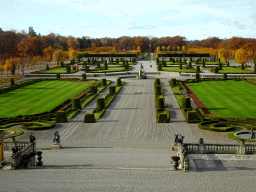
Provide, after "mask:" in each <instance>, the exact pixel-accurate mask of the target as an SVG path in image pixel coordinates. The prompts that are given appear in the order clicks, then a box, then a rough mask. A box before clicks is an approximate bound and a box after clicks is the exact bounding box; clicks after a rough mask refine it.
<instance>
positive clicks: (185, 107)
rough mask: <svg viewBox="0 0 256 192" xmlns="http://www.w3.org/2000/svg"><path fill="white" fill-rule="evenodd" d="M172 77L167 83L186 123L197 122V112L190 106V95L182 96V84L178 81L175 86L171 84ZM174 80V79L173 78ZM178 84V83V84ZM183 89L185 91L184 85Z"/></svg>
mask: <svg viewBox="0 0 256 192" xmlns="http://www.w3.org/2000/svg"><path fill="white" fill-rule="evenodd" d="M173 81H174V80H173V79H171V80H170V81H169V84H170V86H171V88H172V89H173V92H174V95H175V97H176V99H177V101H178V103H179V105H180V107H181V111H182V113H183V115H184V117H185V119H186V121H187V122H188V123H197V122H199V118H198V114H197V112H196V111H195V110H194V109H193V108H192V107H191V101H190V97H185V96H183V94H182V92H181V90H180V86H181V87H183V85H182V84H181V83H180V81H179V82H178V83H177V85H176V86H174V85H173ZM175 82H176V80H175ZM178 84H179V85H178ZM183 89H184V91H186V89H185V87H183Z"/></svg>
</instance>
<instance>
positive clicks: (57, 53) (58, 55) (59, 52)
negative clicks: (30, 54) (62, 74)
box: [53, 49, 65, 64]
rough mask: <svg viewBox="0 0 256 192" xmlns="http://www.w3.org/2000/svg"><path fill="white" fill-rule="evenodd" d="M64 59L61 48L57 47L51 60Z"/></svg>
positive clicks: (61, 60) (58, 60) (60, 60)
mask: <svg viewBox="0 0 256 192" xmlns="http://www.w3.org/2000/svg"><path fill="white" fill-rule="evenodd" d="M63 61H65V53H64V51H63V50H62V49H58V50H56V51H55V52H54V53H53V62H57V64H59V62H63Z"/></svg>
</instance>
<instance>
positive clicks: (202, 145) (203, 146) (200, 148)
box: [198, 144, 206, 154]
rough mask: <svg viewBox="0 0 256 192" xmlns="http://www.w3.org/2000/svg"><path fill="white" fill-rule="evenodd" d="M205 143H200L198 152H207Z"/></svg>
mask: <svg viewBox="0 0 256 192" xmlns="http://www.w3.org/2000/svg"><path fill="white" fill-rule="evenodd" d="M205 151H206V150H205V145H204V144H199V145H198V153H200V154H203V153H205Z"/></svg>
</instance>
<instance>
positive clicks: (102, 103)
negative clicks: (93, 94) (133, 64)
mask: <svg viewBox="0 0 256 192" xmlns="http://www.w3.org/2000/svg"><path fill="white" fill-rule="evenodd" d="M124 84H125V82H122V83H121V86H110V87H109V94H107V95H106V96H105V98H97V101H96V105H97V108H96V109H94V110H93V111H92V113H93V114H94V117H95V119H96V120H97V119H100V117H101V116H102V115H103V113H104V112H105V110H106V108H107V107H108V106H109V105H110V104H111V102H112V101H113V100H114V98H115V97H116V95H117V93H118V92H119V91H120V90H121V88H122V87H123V85H124ZM113 89H115V91H113ZM114 92H115V93H114Z"/></svg>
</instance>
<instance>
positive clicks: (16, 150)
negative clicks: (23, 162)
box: [12, 146, 19, 157]
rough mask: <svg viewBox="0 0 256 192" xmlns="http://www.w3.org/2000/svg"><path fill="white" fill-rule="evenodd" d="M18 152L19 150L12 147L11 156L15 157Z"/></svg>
mask: <svg viewBox="0 0 256 192" xmlns="http://www.w3.org/2000/svg"><path fill="white" fill-rule="evenodd" d="M18 152H19V148H18V147H17V146H13V147H12V156H13V157H14V156H16V155H17V154H18Z"/></svg>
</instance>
